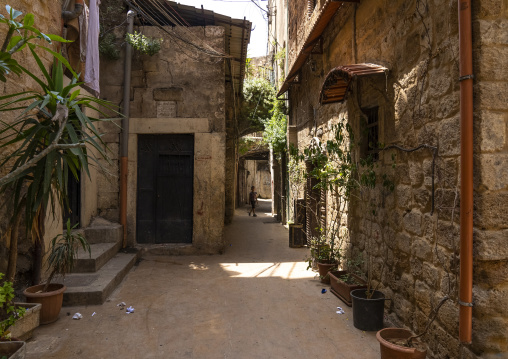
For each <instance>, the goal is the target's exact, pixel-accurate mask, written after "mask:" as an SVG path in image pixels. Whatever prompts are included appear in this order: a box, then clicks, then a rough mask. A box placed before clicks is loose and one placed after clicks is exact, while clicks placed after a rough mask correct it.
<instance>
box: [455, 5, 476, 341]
mask: <svg viewBox="0 0 508 359" xmlns="http://www.w3.org/2000/svg"><path fill="white" fill-rule="evenodd" d="M458 6H459V52H460V55H459V56H460V58H459V62H460V69H459V71H460V78H459V79H460V289H459V304H460V311H459V340H460V342H461V343H471V340H472V339H471V337H472V316H473V304H472V303H473V48H472V46H473V45H472V44H473V41H472V33H471V0H459V1H458Z"/></svg>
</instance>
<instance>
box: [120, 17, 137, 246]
mask: <svg viewBox="0 0 508 359" xmlns="http://www.w3.org/2000/svg"><path fill="white" fill-rule="evenodd" d="M135 15H136V12H134V11H132V10H129V11H128V12H127V21H128V25H127V33H129V34H132V32H133V28H134V16H135ZM131 67H132V46H131V45H130V44H129V43H127V44H126V46H125V67H124V82H123V109H122V112H123V116H124V117H123V119H122V138H121V141H120V145H121V147H120V223H121V224H122V227H123V242H122V246H123V248H125V247H126V246H127V177H128V165H129V163H128V160H127V157H128V154H129V116H130V101H131Z"/></svg>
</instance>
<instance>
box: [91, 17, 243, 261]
mask: <svg viewBox="0 0 508 359" xmlns="http://www.w3.org/2000/svg"><path fill="white" fill-rule="evenodd" d="M135 30H137V31H138V32H142V33H143V34H144V35H146V36H149V37H155V38H162V39H163V42H162V48H161V51H160V52H159V53H157V54H155V55H154V56H152V57H150V56H148V55H140V54H138V53H135V54H134V56H133V62H132V84H131V85H132V86H131V98H130V100H131V102H130V115H131V122H132V123H131V125H130V128H129V184H128V210H127V213H128V214H127V216H128V223H129V226H128V242H129V243H130V244H131V245H132V244H135V243H136V237H135V236H136V225H135V223H136V210H135V208H136V205H135V204H136V190H137V181H136V173H137V135H138V134H141V133H152V134H156V133H159V134H162V133H192V134H194V135H195V145H194V146H195V157H194V210H193V212H194V230H193V247H194V248H195V249H196V250H198V251H201V252H207V253H216V252H218V251H220V250H222V245H223V243H222V242H223V228H224V213H225V175H226V174H225V173H226V172H225V171H226V170H225V167H226V161H225V156H226V116H227V114H226V96H227V90H226V86H225V81H224V76H225V75H224V61H223V60H222V59H217V58H212V57H209V56H206V55H204V54H201V53H199V52H196V51H193V50H192V48H190V47H188V46H186V45H183V44H182V43H181V42H180V41H177V40H175V39H174V37H173V36H170V35H168V34H167V33H165V32H163V31H161V30H160V29H158V28H156V27H149V26H147V27H142V28H136V29H135ZM166 30H167V31H168V32H169V33H174V32H182V31H185V32H190V33H191V36H193V37H194V38H198V39H200V40H201V41H203V42H204V43H206V44H207V45H209V46H211V47H213V48H216V49H220V50H222V51H223V49H224V28H223V27H215V26H207V27H205V28H203V27H191V28H171V27H167V28H166ZM122 62H123V61H122V60H119V61H103V62H102V65H101V73H102V76H101V96H102V97H104V98H106V99H108V100H110V101H113V102H114V103H117V104H121V102H122V99H123V95H122V94H123V63H122ZM104 130H105V131H107V135H106V136H107V142H108V146H109V147H110V148H111V150H112V152H113V155H114V156H118V150H119V138H120V130H119V129H118V128H117V127H115V126H114V124H110V125H109V126H108V128H106V129H104ZM233 169H234V157H233ZM118 171H119V169H118V157H115V162H114V164H113V165H111V166H110V172H112V173H114V174H116V175H117V176H118V173H119V172H118ZM233 173H234V172H233ZM101 181H102V183H103V186H100V187H99V212H100V215H102V216H104V217H106V218H107V219H109V220H113V221H118V220H119V218H118V217H119V212H118V205H119V198H118V192H119V183H118V177H117V178H116V179H115V180H114V181H108V179H107V178H102V179H101ZM233 199H234V197H233ZM233 204H234V202H233V203H232V205H233Z"/></svg>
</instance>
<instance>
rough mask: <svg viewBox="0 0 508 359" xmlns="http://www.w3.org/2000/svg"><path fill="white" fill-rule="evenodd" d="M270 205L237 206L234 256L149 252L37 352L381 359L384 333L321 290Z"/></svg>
mask: <svg viewBox="0 0 508 359" xmlns="http://www.w3.org/2000/svg"><path fill="white" fill-rule="evenodd" d="M270 205H271V202H270V201H269V200H260V207H259V208H258V217H249V216H248V215H247V208H246V207H243V208H239V209H238V210H237V211H236V216H235V217H234V220H233V223H232V224H231V225H230V226H227V227H226V241H227V244H228V250H227V251H226V253H225V254H224V255H214V256H192V257H177V256H157V255H145V256H143V258H142V260H141V261H140V263H139V264H138V265H137V266H135V267H134V268H133V269H132V270H131V272H130V273H129V274H128V276H127V277H126V279H125V280H124V281H123V283H122V285H121V286H120V287H119V288H118V289H117V290H116V291H115V292H114V293H113V295H111V296H110V297H109V299H108V301H107V302H106V303H104V304H103V305H100V306H87V307H65V308H63V309H62V311H61V313H60V319H59V320H58V321H56V322H55V323H53V324H49V325H45V326H40V327H39V328H37V329H36V330H35V332H34V336H33V338H32V339H31V340H30V341H28V342H27V349H28V352H27V358H30V359H32V358H33V359H35V358H38V359H39V358H40V359H43V358H66V359H67V358H209V359H213V358H235V359H241V358H248V359H254V358H263V359H266V358H292V359H299V358H344V359H354V358H362V359H369V358H379V344H378V342H377V341H376V338H375V332H372V333H366V332H362V331H360V330H358V329H355V328H354V327H353V325H352V311H351V308H348V307H346V306H345V305H344V304H343V303H342V302H341V301H340V300H339V299H337V298H336V297H335V296H334V295H333V294H331V293H330V292H329V291H327V292H326V293H325V294H322V293H321V290H322V289H323V288H326V289H328V286H323V285H321V283H320V282H319V279H318V278H317V277H315V273H314V272H312V271H307V270H306V268H307V264H306V263H305V262H304V261H303V260H304V258H305V257H306V255H307V253H308V252H307V251H308V250H307V249H306V248H299V249H298V248H289V247H288V232H287V230H286V229H284V227H282V226H281V225H280V224H279V223H276V222H275V221H274V219H273V218H272V217H271V214H270V213H269V212H270ZM121 302H125V303H126V305H127V306H132V307H134V310H135V311H134V313H132V314H126V311H125V309H123V310H122V309H120V308H119V307H118V306H117V304H119V303H121ZM337 306H340V307H342V308H343V309H344V310H345V314H343V315H340V314H337V313H336V310H337V309H336V308H337ZM76 312H79V313H81V314H82V315H83V318H82V319H81V320H73V319H72V316H73V315H74V314H75V313H76ZM94 313H95V314H94Z"/></svg>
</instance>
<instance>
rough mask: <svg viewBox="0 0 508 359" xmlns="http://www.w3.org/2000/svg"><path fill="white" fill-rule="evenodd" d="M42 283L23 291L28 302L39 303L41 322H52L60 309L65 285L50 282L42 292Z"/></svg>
mask: <svg viewBox="0 0 508 359" xmlns="http://www.w3.org/2000/svg"><path fill="white" fill-rule="evenodd" d="M43 289H44V284H39V285H34V286H33V287H28V288H27V289H25V290H24V291H23V294H24V295H25V297H26V301H27V302H28V303H40V304H42V308H41V324H49V323H53V322H54V321H56V320H57V319H58V316H59V315H60V309H62V302H63V294H64V292H65V290H66V289H67V287H65V285H63V284H58V283H51V284H50V285H49V287H48V291H47V292H42V290H43Z"/></svg>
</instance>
